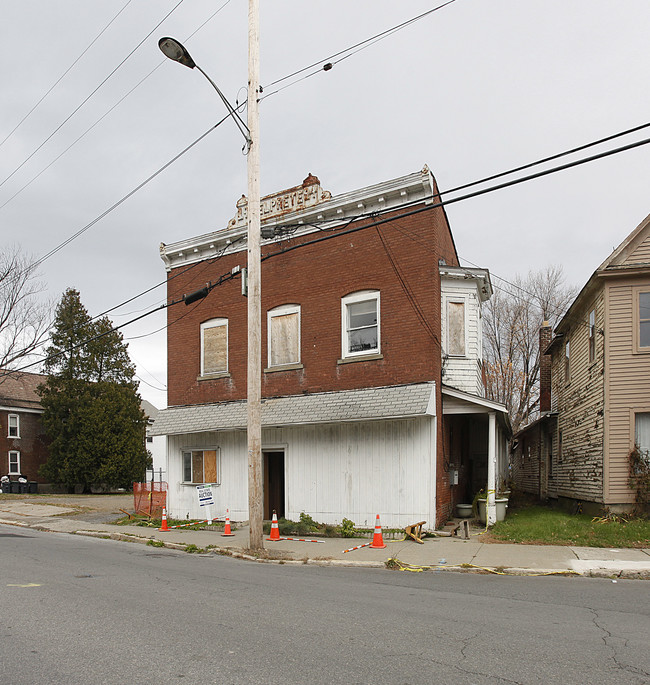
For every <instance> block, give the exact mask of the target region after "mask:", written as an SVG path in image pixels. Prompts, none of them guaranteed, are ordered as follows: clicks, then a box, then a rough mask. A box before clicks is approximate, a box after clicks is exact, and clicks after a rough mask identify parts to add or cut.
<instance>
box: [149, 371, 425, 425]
mask: <svg viewBox="0 0 650 685" xmlns="http://www.w3.org/2000/svg"><path fill="white" fill-rule="evenodd" d="M435 390H436V384H435V382H428V383H415V384H409V385H396V386H387V387H381V388H362V389H358V390H342V391H336V392H322V393H311V394H305V395H289V396H286V397H270V398H266V399H263V400H262V427H264V428H282V427H286V426H300V425H312V424H328V423H330V424H331V423H342V422H344V423H345V422H357V421H379V420H387V419H405V418H415V417H421V416H435V414H436V402H435V397H436V393H435ZM246 418H247V411H246V401H245V400H236V401H232V402H216V403H214V404H201V405H186V406H178V407H168V408H167V409H161V410H160V411H159V412H158V415H157V416H156V420H155V421H154V423H153V426H152V427H151V430H150V435H152V436H153V435H183V434H186V433H207V432H212V431H223V430H245V429H246Z"/></svg>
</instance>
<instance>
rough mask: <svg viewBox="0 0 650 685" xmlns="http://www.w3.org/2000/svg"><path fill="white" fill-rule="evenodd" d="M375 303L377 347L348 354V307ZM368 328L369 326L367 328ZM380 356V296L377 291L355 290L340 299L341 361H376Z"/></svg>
mask: <svg viewBox="0 0 650 685" xmlns="http://www.w3.org/2000/svg"><path fill="white" fill-rule="evenodd" d="M371 300H374V301H375V307H376V311H377V346H376V347H374V348H372V349H369V350H358V351H357V352H350V350H349V349H348V348H349V330H348V306H349V305H351V304H357V303H359V302H369V301H371ZM368 328H370V326H368ZM378 355H381V295H380V291H379V290H357V291H356V292H353V293H350V294H349V295H345V296H344V297H342V298H341V360H342V361H344V360H352V359H358V360H359V361H361V360H362V358H363V357H369V358H372V359H377V357H378Z"/></svg>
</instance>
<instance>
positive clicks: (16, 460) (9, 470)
mask: <svg viewBox="0 0 650 685" xmlns="http://www.w3.org/2000/svg"><path fill="white" fill-rule="evenodd" d="M12 454H13V455H15V458H14V460H13V461H14V462H15V463H16V464H17V469H16V470H15V471H12V470H11V462H12V459H11V455H12ZM7 466H8V471H7V473H9V474H10V475H12V476H17V475H20V473H21V471H20V450H9V454H8V462H7Z"/></svg>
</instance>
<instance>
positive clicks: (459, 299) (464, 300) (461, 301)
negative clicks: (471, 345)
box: [445, 296, 468, 359]
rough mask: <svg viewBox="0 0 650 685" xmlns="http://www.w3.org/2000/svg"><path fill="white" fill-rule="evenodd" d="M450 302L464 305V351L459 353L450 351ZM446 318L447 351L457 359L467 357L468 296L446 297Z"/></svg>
mask: <svg viewBox="0 0 650 685" xmlns="http://www.w3.org/2000/svg"><path fill="white" fill-rule="evenodd" d="M450 304H462V305H463V353H462V354H458V353H452V352H451V351H450V349H449V348H450V335H449V333H450V330H451V327H450V325H449V305H450ZM445 319H446V322H445V323H446V326H445V334H446V336H445V337H446V341H445V342H446V345H445V348H446V352H447V355H448V356H449V357H455V358H457V359H463V358H465V357H467V344H468V340H467V298H465V297H461V296H449V297H447V298H446V303H445Z"/></svg>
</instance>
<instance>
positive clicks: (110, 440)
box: [39, 288, 149, 492]
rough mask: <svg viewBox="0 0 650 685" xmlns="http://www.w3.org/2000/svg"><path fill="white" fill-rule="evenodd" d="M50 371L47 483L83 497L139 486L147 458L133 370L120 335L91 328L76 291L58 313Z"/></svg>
mask: <svg viewBox="0 0 650 685" xmlns="http://www.w3.org/2000/svg"><path fill="white" fill-rule="evenodd" d="M45 370H46V372H47V374H48V378H47V380H46V382H45V383H44V384H43V385H41V387H40V388H39V391H40V394H41V403H42V405H43V409H44V413H43V424H44V426H45V431H46V432H47V434H48V437H49V438H50V458H49V459H48V461H47V463H46V464H44V465H43V467H42V468H41V473H42V475H43V476H44V477H45V478H47V479H48V480H50V481H51V482H54V483H61V484H63V485H65V486H67V487H68V488H73V487H74V486H76V485H81V486H83V489H84V492H88V491H89V490H90V486H91V485H93V484H96V485H100V484H104V485H108V486H109V487H113V488H114V487H129V486H130V484H131V482H132V481H133V480H140V479H141V478H142V477H143V475H144V470H145V468H146V466H147V463H148V460H149V456H148V453H147V450H146V448H145V444H144V437H145V427H146V418H145V416H144V414H143V412H142V409H141V408H140V396H139V394H138V388H137V383H136V382H135V381H134V375H135V367H134V366H133V364H132V363H131V361H130V359H129V355H128V351H127V345H126V344H125V343H124V342H123V337H122V335H121V333H119V332H118V331H113V330H112V325H111V322H110V321H109V319H108V318H106V317H104V318H102V319H99V320H97V321H94V322H93V321H92V319H91V318H90V316H89V314H88V312H87V310H86V308H85V307H84V306H83V304H82V303H81V298H80V296H79V293H78V292H77V291H76V290H74V289H71V288H69V289H68V290H66V292H65V293H64V295H63V297H62V298H61V302H60V303H59V305H58V307H57V310H56V317H55V320H54V327H53V330H52V334H51V345H50V347H49V348H48V349H47V361H46V363H45Z"/></svg>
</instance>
